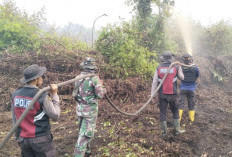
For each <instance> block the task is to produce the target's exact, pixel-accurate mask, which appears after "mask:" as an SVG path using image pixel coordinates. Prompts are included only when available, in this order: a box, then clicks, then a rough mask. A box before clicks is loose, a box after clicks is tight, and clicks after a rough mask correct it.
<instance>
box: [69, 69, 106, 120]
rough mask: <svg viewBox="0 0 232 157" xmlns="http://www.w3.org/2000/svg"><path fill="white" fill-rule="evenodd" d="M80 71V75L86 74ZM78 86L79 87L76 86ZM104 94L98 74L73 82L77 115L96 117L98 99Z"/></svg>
mask: <svg viewBox="0 0 232 157" xmlns="http://www.w3.org/2000/svg"><path fill="white" fill-rule="evenodd" d="M86 74H88V73H87V72H82V73H81V74H80V75H86ZM78 86H79V87H78ZM104 94H105V88H103V86H102V84H101V82H100V79H99V77H98V76H93V77H87V78H85V79H84V81H83V80H78V81H77V82H75V88H74V91H73V97H74V98H75V100H76V102H77V110H76V112H77V115H78V116H82V117H96V116H97V114H98V100H97V99H102V98H103V96H104Z"/></svg>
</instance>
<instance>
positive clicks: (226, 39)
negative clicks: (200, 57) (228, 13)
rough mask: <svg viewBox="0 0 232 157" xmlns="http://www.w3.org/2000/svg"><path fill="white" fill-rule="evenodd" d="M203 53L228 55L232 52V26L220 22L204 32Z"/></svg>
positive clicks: (202, 38)
mask: <svg viewBox="0 0 232 157" xmlns="http://www.w3.org/2000/svg"><path fill="white" fill-rule="evenodd" d="M200 40H201V41H202V52H207V53H213V54H226V53H229V52H231V51H232V25H231V24H230V23H227V22H225V21H220V22H218V23H216V24H213V25H211V26H209V27H208V28H205V29H204V30H203V35H202V37H201V38H200Z"/></svg>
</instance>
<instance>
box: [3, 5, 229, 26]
mask: <svg viewBox="0 0 232 157" xmlns="http://www.w3.org/2000/svg"><path fill="white" fill-rule="evenodd" d="M125 1H126V0H15V2H16V6H17V7H19V8H20V9H21V10H25V11H26V12H28V13H29V14H32V13H34V12H37V11H39V10H40V9H41V8H42V7H45V13H46V14H45V17H46V19H47V21H48V23H49V24H51V25H55V26H63V25H67V24H68V23H69V22H72V23H74V24H80V25H83V26H85V27H88V28H91V27H92V26H93V23H94V21H95V20H96V18H97V20H96V21H95V28H100V27H103V26H106V25H107V23H111V24H113V23H118V22H119V21H120V20H119V19H120V18H123V19H125V20H130V19H131V17H132V15H133V13H132V7H128V6H127V5H126V4H125ZM2 2H3V0H0V3H2ZM175 2H176V9H177V10H178V12H181V13H182V14H183V15H184V16H186V17H191V18H193V19H194V20H197V21H200V22H201V23H202V24H203V25H208V24H210V23H214V22H217V21H219V20H220V19H225V20H228V19H231V18H232V0H175ZM103 14H107V16H101V15H103ZM100 16H101V17H100ZM98 17H99V18H98Z"/></svg>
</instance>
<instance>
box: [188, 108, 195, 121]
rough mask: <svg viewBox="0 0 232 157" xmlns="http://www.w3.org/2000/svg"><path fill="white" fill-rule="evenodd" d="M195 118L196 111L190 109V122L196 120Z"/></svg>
mask: <svg viewBox="0 0 232 157" xmlns="http://www.w3.org/2000/svg"><path fill="white" fill-rule="evenodd" d="M194 119H195V111H194V110H190V111H189V120H190V124H192V123H193V122H194Z"/></svg>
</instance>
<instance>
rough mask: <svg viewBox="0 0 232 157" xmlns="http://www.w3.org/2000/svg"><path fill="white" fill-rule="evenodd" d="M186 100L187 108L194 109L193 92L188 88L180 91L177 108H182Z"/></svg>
mask: <svg viewBox="0 0 232 157" xmlns="http://www.w3.org/2000/svg"><path fill="white" fill-rule="evenodd" d="M186 100H187V101H186ZM186 102H188V109H189V110H194V108H195V92H194V91H190V90H181V91H180V96H179V109H184V105H185V103H186Z"/></svg>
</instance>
